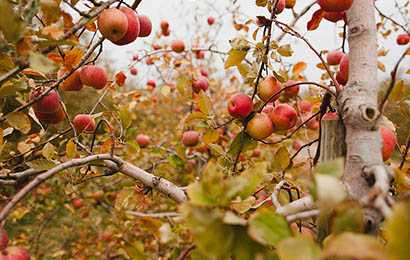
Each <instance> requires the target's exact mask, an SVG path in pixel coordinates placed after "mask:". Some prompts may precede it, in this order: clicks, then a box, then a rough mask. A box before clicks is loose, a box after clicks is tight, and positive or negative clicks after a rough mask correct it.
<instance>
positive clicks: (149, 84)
mask: <svg viewBox="0 0 410 260" xmlns="http://www.w3.org/2000/svg"><path fill="white" fill-rule="evenodd" d="M147 85H148V86H150V87H153V88H155V87H156V86H157V83H155V80H152V79H151V80H148V81H147Z"/></svg>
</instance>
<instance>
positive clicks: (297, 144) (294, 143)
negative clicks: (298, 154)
mask: <svg viewBox="0 0 410 260" xmlns="http://www.w3.org/2000/svg"><path fill="white" fill-rule="evenodd" d="M300 147H302V143H301V142H300V141H299V140H295V141H294V142H293V148H294V149H295V150H299V149H300Z"/></svg>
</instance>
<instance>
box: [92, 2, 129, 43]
mask: <svg viewBox="0 0 410 260" xmlns="http://www.w3.org/2000/svg"><path fill="white" fill-rule="evenodd" d="M97 25H98V30H99V31H100V33H101V34H102V36H104V37H105V38H107V39H108V40H110V41H112V42H116V41H119V40H121V39H122V38H123V37H124V36H125V34H126V33H127V29H128V20H127V16H126V15H125V14H124V13H123V12H122V11H120V9H117V8H114V7H113V8H108V9H105V10H104V11H102V12H101V14H100V15H99V16H98V19H97Z"/></svg>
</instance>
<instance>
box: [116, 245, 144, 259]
mask: <svg viewBox="0 0 410 260" xmlns="http://www.w3.org/2000/svg"><path fill="white" fill-rule="evenodd" d="M122 249H124V251H125V252H126V253H127V255H128V256H129V257H130V258H131V259H135V260H145V259H147V258H146V257H145V256H144V246H143V245H142V243H141V242H139V241H133V242H126V243H125V244H124V245H123V246H122Z"/></svg>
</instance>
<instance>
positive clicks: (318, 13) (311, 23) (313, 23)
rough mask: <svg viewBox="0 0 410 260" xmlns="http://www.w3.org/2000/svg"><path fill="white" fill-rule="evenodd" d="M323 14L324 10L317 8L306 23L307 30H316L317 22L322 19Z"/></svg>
mask: <svg viewBox="0 0 410 260" xmlns="http://www.w3.org/2000/svg"><path fill="white" fill-rule="evenodd" d="M323 14H324V11H323V10H322V9H319V10H317V11H316V12H315V13H314V14H313V16H312V19H310V21H309V22H308V24H307V29H308V30H309V31H313V30H316V29H317V28H318V27H319V24H320V22H321V21H322V19H323Z"/></svg>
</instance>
